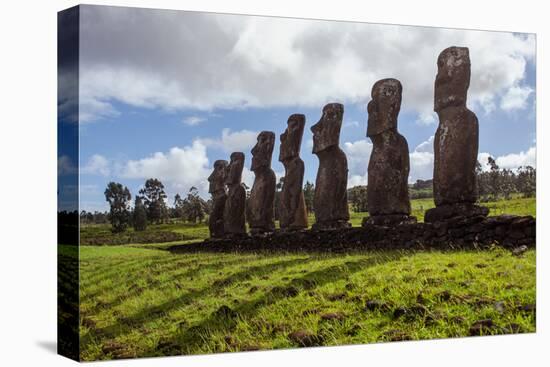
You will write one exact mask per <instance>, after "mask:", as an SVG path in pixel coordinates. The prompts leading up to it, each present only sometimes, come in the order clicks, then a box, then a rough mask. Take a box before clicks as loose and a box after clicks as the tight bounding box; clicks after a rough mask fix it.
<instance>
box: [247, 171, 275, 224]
mask: <svg viewBox="0 0 550 367" xmlns="http://www.w3.org/2000/svg"><path fill="white" fill-rule="evenodd" d="M255 174H256V178H255V180H254V184H253V185H252V190H251V191H250V199H249V205H250V208H249V215H250V217H249V219H248V223H249V225H250V230H251V231H252V232H270V231H273V230H274V229H275V222H274V221H273V213H274V211H273V203H274V200H275V185H276V177H275V173H274V172H273V170H272V169H271V168H267V169H262V170H261V171H256V172H255Z"/></svg>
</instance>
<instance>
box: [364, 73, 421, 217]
mask: <svg viewBox="0 0 550 367" xmlns="http://www.w3.org/2000/svg"><path fill="white" fill-rule="evenodd" d="M402 90H403V88H402V86H401V83H400V82H399V80H397V79H382V80H379V81H377V82H376V83H375V84H374V86H373V87H372V93H371V96H372V100H371V101H370V102H369V104H368V108H367V109H368V112H369V120H368V127H367V136H368V137H369V138H370V139H371V140H372V143H373V148H372V153H371V156H370V160H369V168H368V186H367V209H368V212H369V215H370V216H369V217H368V218H366V220H365V221H364V222H363V223H364V224H377V225H397V224H403V223H414V222H416V218H415V217H411V216H410V214H411V203H410V200H409V185H408V179H409V169H410V168H409V146H408V144H407V140H406V139H405V138H404V137H403V136H402V135H401V134H399V132H398V131H397V116H398V115H399V110H400V109H401V93H402Z"/></svg>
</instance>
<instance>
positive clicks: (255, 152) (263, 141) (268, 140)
mask: <svg viewBox="0 0 550 367" xmlns="http://www.w3.org/2000/svg"><path fill="white" fill-rule="evenodd" d="M274 145H275V133H273V132H271V131H262V132H261V133H260V134H259V135H258V142H257V143H256V145H255V146H254V148H252V151H251V153H252V167H251V168H250V169H251V170H252V171H256V170H257V169H260V168H269V167H271V156H272V154H273V147H274Z"/></svg>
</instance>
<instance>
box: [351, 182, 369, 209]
mask: <svg viewBox="0 0 550 367" xmlns="http://www.w3.org/2000/svg"><path fill="white" fill-rule="evenodd" d="M348 200H349V202H350V203H351V205H352V207H353V211H354V212H366V211H368V210H367V186H355V187H352V188H351V189H349V190H348Z"/></svg>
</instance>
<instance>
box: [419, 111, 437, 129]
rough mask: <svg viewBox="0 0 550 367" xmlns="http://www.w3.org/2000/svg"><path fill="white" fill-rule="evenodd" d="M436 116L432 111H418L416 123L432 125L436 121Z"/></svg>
mask: <svg viewBox="0 0 550 367" xmlns="http://www.w3.org/2000/svg"><path fill="white" fill-rule="evenodd" d="M436 117H437V115H436V114H435V112H433V111H427V112H426V111H425V112H420V113H419V114H418V117H417V119H416V123H417V124H419V125H425V126H428V125H433V124H435V123H436V122H437V119H436Z"/></svg>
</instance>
